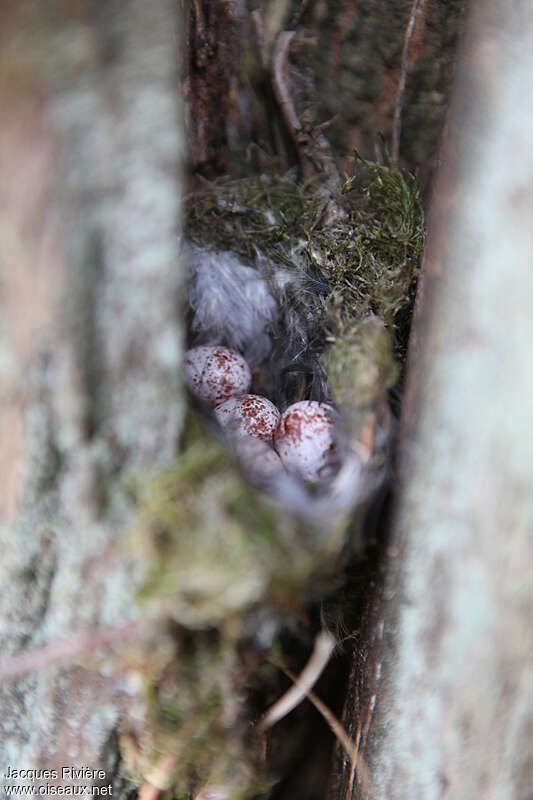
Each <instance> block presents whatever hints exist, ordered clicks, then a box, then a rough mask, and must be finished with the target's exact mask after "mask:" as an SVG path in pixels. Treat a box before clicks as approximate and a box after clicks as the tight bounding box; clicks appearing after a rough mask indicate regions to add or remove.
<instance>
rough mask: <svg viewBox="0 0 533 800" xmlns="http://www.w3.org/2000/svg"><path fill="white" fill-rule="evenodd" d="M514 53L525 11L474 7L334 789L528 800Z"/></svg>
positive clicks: (525, 185) (528, 33)
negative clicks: (395, 482)
mask: <svg viewBox="0 0 533 800" xmlns="http://www.w3.org/2000/svg"><path fill="white" fill-rule="evenodd" d="M532 54H533V13H532V11H531V8H530V7H529V6H528V5H526V4H521V3H510V4H506V8H505V9H503V8H502V7H501V4H500V3H497V2H495V0H494V1H492V0H491V2H487V3H478V4H477V5H476V7H475V8H474V13H473V14H472V18H471V20H470V30H469V36H468V37H467V41H466V43H465V46H464V52H463V58H462V63H461V66H460V70H459V74H458V82H457V85H456V91H455V98H454V105H453V112H452V115H451V119H450V131H449V137H448V138H447V142H446V145H445V148H444V152H443V160H442V162H443V166H442V168H441V172H440V176H439V179H438V182H437V185H436V189H435V193H434V198H433V210H432V214H431V217H430V226H429V230H430V240H429V246H428V248H427V252H426V256H425V263H424V266H423V274H422V281H421V284H420V286H419V294H418V313H417V315H416V317H415V321H414V326H413V333H412V340H411V345H410V358H409V378H408V391H407V397H406V402H405V406H404V412H403V436H402V438H401V458H400V463H399V471H398V474H399V486H398V489H397V496H396V502H395V504H394V509H393V514H392V519H391V521H390V535H389V538H388V541H387V542H385V543H384V552H383V556H382V563H381V570H380V578H381V581H382V586H381V587H380V588H379V589H378V590H377V592H376V593H375V594H374V596H373V597H372V598H371V599H370V600H369V602H368V605H367V609H366V617H365V618H364V619H363V622H362V626H361V627H362V633H361V637H360V640H359V645H358V647H357V649H356V652H355V657H354V668H353V674H352V681H351V691H350V695H349V698H348V702H347V706H346V712H345V718H346V722H347V725H348V727H349V732H350V734H351V735H352V737H353V739H354V741H355V743H356V749H357V753H358V765H357V767H356V768H354V767H352V766H351V765H349V764H347V763H346V762H345V760H343V759H339V770H338V775H339V773H340V778H339V779H338V780H336V781H335V785H334V788H333V790H332V792H331V797H333V798H364V799H365V800H370V798H372V800H396V798H397V799H398V800H404V798H411V797H412V798H414V797H416V798H421V799H422V798H423V799H424V800H436V799H437V798H441V797H446V798H461V800H466V798H469V799H470V798H472V800H474V798H481V797H483V798H487V799H488V798H490V799H491V800H496V798H505V799H506V800H511V798H513V799H514V800H526V798H531V796H532V795H531V792H532V787H533V768H532V762H531V746H532V713H533V694H532V687H533V680H532V677H533V676H532V664H531V652H532V649H533V637H532V627H531V616H532V613H533V592H532V584H531V575H530V571H531V564H532V563H533V542H532V536H531V534H532V530H533V501H532V494H531V476H532V473H533V434H532V432H533V410H532V404H531V398H532V397H533V378H532V373H531V370H530V369H528V368H527V367H525V365H526V364H529V363H531V360H532V358H533V351H532V341H533V335H532V334H533V321H532V317H531V308H530V305H531V304H530V297H531V294H532V292H533V278H532V271H531V260H532V256H533V234H532V229H531V215H532V212H533V192H532V185H533V184H532V176H533V157H532V152H531V147H530V142H529V134H528V133H527V132H529V131H531V129H532V127H533V114H532V108H533V106H532V103H531V99H532V98H531V81H530V76H531V70H532V69H533V59H532Z"/></svg>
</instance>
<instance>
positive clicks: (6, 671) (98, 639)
mask: <svg viewBox="0 0 533 800" xmlns="http://www.w3.org/2000/svg"><path fill="white" fill-rule="evenodd" d="M149 629H150V630H151V629H153V627H152V624H150V623H149V622H148V621H147V620H143V621H142V622H139V621H138V620H134V621H132V622H127V623H126V624H125V625H122V626H121V627H119V628H108V629H107V630H102V629H101V628H95V629H94V630H92V631H88V632H87V633H73V634H72V635H71V636H69V637H68V639H56V640H54V641H52V642H50V643H49V644H45V645H42V646H41V647H35V648H33V649H31V650H26V651H24V652H21V653H17V654H16V655H14V656H11V658H6V659H3V660H2V661H0V683H5V682H6V681H10V680H14V679H15V678H20V677H22V676H23V675H27V674H28V673H30V672H38V671H39V670H41V669H45V668H46V667H50V666H52V665H53V664H57V663H58V662H63V661H68V660H70V659H73V658H75V657H77V656H80V655H86V654H87V653H93V652H94V651H95V650H102V649H103V648H105V647H110V646H112V645H115V644H121V643H123V642H127V641H131V640H132V639H136V638H138V637H140V636H142V635H144V634H146V633H147V632H148V630H149Z"/></svg>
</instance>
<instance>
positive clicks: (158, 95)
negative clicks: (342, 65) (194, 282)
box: [0, 0, 181, 796]
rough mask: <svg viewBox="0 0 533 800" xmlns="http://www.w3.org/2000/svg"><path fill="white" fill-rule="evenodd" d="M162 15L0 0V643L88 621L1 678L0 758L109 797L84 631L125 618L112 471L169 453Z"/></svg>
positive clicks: (175, 191) (110, 699)
mask: <svg viewBox="0 0 533 800" xmlns="http://www.w3.org/2000/svg"><path fill="white" fill-rule="evenodd" d="M177 14H178V12H177V8H176V7H175V4H174V3H172V2H170V0H162V2H158V3H157V4H155V5H153V6H152V4H147V3H144V2H142V0H112V2H108V3H102V4H99V3H97V4H94V3H90V2H84V1H83V0H82V2H78V3H76V4H73V5H72V6H70V5H69V4H67V5H65V4H64V3H61V2H59V1H57V2H56V0H48V1H47V2H43V3H34V2H23V3H19V2H7V3H3V4H2V7H1V9H0V53H1V55H0V107H1V118H2V123H1V126H0V173H1V175H2V180H1V185H0V203H1V217H0V247H1V286H0V289H1V319H0V426H1V428H0V477H1V480H2V486H1V488H0V547H1V560H0V581H1V598H0V638H1V647H0V650H1V653H2V657H3V658H4V659H5V658H6V657H8V656H9V655H10V654H12V653H14V652H18V651H19V650H21V649H23V650H31V648H34V647H37V646H38V645H44V644H47V643H54V642H64V640H65V639H68V638H69V636H71V634H72V631H75V632H82V633H84V634H87V636H88V639H87V643H86V645H85V647H84V650H85V654H84V655H81V656H79V657H78V659H77V662H76V665H75V666H70V665H69V664H68V662H67V664H65V663H62V664H60V665H59V666H54V667H50V668H43V667H42V665H41V664H40V663H39V660H37V661H36V662H35V663H34V665H33V669H32V670H31V672H30V674H29V675H25V676H24V677H22V678H20V679H19V680H14V681H13V680H12V681H11V682H7V683H4V684H3V685H2V687H1V688H0V729H1V731H2V735H1V737H0V764H1V767H2V770H3V771H4V772H5V771H6V770H7V769H8V767H10V768H11V769H25V768H39V767H47V768H49V769H56V770H57V771H58V773H59V779H58V782H59V783H61V782H62V780H61V770H62V768H63V767H64V766H81V765H89V766H90V767H99V768H104V769H105V771H106V775H105V779H103V780H102V781H101V783H104V784H106V785H107V784H110V783H111V784H114V786H115V796H117V791H118V786H119V783H120V781H119V780H118V778H117V776H116V762H117V751H116V729H117V724H118V721H119V717H120V712H121V708H122V707H123V706H124V703H125V701H126V699H127V697H128V685H127V682H126V681H125V680H124V679H123V678H120V677H118V678H117V677H116V676H115V677H113V676H111V675H110V674H109V673H110V671H109V669H108V667H107V666H106V661H105V658H103V657H100V658H99V661H97V662H95V661H94V660H93V659H92V656H93V649H94V648H93V647H92V646H91V635H92V633H94V632H96V631H99V632H100V633H97V634H96V637H95V644H96V642H97V639H98V636H99V635H100V634H101V632H102V631H103V630H104V631H105V630H107V629H108V628H117V627H118V628H121V629H122V630H123V633H124V631H126V632H127V630H128V628H127V627H126V628H124V626H125V625H127V623H131V622H132V621H133V627H135V619H136V612H135V607H134V603H133V595H134V588H135V581H134V576H133V575H132V573H131V569H129V568H128V563H127V559H126V558H125V556H124V554H123V553H121V552H120V543H121V538H122V536H123V534H124V532H125V531H126V530H127V528H128V526H129V525H130V523H131V518H132V510H131V507H130V503H129V500H128V496H127V493H126V491H125V488H124V480H125V479H126V478H128V477H131V476H132V475H133V476H145V475H147V474H149V473H150V472H151V471H153V470H154V469H155V468H156V467H157V466H158V465H162V464H164V463H166V462H168V461H169V460H170V459H171V458H172V457H173V455H174V453H175V448H176V440H177V436H178V433H179V426H180V420H181V407H180V399H179V391H178V390H179V386H178V377H179V374H180V370H179V365H180V349H181V339H180V326H179V318H178V303H177V291H178V281H179V274H178V271H177V265H176V243H175V236H176V230H177V227H176V226H177V221H178V211H179V205H178V203H179V201H178V198H179V185H178V162H179V156H180V148H181V139H180V128H179V125H178V120H179V114H178V101H177V92H176V83H177V52H176V45H177V30H176V24H177ZM91 632H92V633H91ZM84 662H86V663H84ZM11 782H13V781H11ZM52 782H53V781H52ZM64 782H65V783H68V784H72V783H73V781H72V780H68V779H66V780H65V781H64ZM90 782H91V781H89V783H90ZM6 783H9V781H7V780H6ZM22 783H25V784H28V783H29V781H22ZM85 783H87V781H85Z"/></svg>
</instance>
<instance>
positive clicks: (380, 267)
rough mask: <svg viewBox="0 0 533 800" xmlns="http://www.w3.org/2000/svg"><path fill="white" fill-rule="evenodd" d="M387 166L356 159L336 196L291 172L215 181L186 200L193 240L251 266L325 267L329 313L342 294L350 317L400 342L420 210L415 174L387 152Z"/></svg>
mask: <svg viewBox="0 0 533 800" xmlns="http://www.w3.org/2000/svg"><path fill="white" fill-rule="evenodd" d="M383 162H384V163H376V162H370V161H366V160H364V159H362V158H361V157H360V156H359V155H357V154H356V156H355V166H356V172H355V174H354V176H353V177H352V178H350V179H349V180H348V181H346V183H345V184H344V186H343V188H342V192H341V193H340V194H339V195H338V196H337V197H334V198H331V197H329V196H327V195H326V194H325V192H324V185H323V184H322V182H321V181H322V178H321V176H317V178H316V179H315V180H314V181H312V182H308V183H307V184H299V183H297V182H295V181H294V180H293V179H292V177H291V176H290V175H286V176H276V175H270V176H265V175H263V176H260V177H254V178H248V179H245V180H238V181H230V180H221V181H217V182H214V183H213V184H212V185H211V186H210V188H209V189H208V190H206V191H204V192H201V193H198V194H195V195H193V196H192V197H191V198H190V199H189V206H188V213H187V221H186V226H185V232H186V235H187V236H188V237H190V238H191V239H192V240H193V241H196V242H197V243H199V244H202V245H206V244H209V243H211V244H213V245H215V246H216V247H219V248H221V249H230V250H234V251H235V252H236V253H238V254H239V255H240V256H241V257H242V258H244V259H245V260H247V261H248V262H250V263H253V262H254V261H255V259H256V258H257V252H258V251H261V252H264V253H266V254H267V255H268V256H269V258H270V259H272V260H273V261H274V262H275V263H278V264H280V265H283V266H288V267H293V268H295V267H296V266H297V265H301V266H303V267H305V268H307V270H308V271H309V272H312V271H313V270H315V271H317V270H318V271H319V273H321V275H322V276H323V277H324V278H325V279H326V280H327V281H328V283H329V289H330V297H329V298H328V299H327V300H326V302H325V304H324V306H325V308H327V307H328V306H329V305H330V304H331V299H332V297H333V295H335V296H336V297H340V298H341V300H342V312H343V315H344V316H345V317H349V318H350V319H352V320H354V319H355V320H358V319H361V318H362V317H364V316H365V315H367V314H369V313H373V314H375V315H377V316H379V317H381V319H382V320H383V321H384V322H385V324H386V325H387V327H388V328H389V329H391V333H392V335H393V337H395V336H396V329H397V328H398V326H399V325H401V326H404V327H405V325H406V324H407V322H408V320H407V319H406V315H405V312H406V310H408V309H409V308H410V306H411V305H412V301H413V296H414V288H415V284H416V276H417V271H418V263H419V259H420V255H421V252H422V248H423V245H424V226H423V211H422V204H421V199H420V187H419V182H418V179H417V177H416V176H413V175H410V174H405V173H404V172H402V171H401V170H400V169H398V168H396V167H395V166H394V165H393V164H392V163H391V161H390V158H389V156H388V153H387V151H386V149H384V154H383ZM331 201H333V203H334V206H335V209H336V214H335V215H333V216H334V220H333V221H329V220H328V217H329V216H331V215H329V214H328V213H327V211H328V208H329V207H330V203H331ZM400 338H401V337H400Z"/></svg>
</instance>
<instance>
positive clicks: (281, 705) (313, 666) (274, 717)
mask: <svg viewBox="0 0 533 800" xmlns="http://www.w3.org/2000/svg"><path fill="white" fill-rule="evenodd" d="M334 649H335V639H334V638H333V636H332V635H331V633H329V632H328V631H321V632H320V633H319V634H318V636H317V637H316V640H315V646H314V647H313V652H312V653H311V658H310V659H309V661H308V662H307V664H306V665H305V667H304V668H303V670H302V672H301V673H300V675H299V676H298V677H294V678H292V676H291V680H293V681H294V686H291V688H290V689H289V690H288V691H287V692H285V694H284V695H283V696H282V697H280V699H279V700H277V701H276V702H275V703H274V705H273V706H271V707H270V708H269V710H268V711H267V713H266V714H265V716H264V717H263V719H262V720H261V722H260V723H259V725H258V729H259V730H260V731H264V730H266V729H267V728H271V727H272V725H275V724H276V722H279V720H280V719H283V717H285V716H287V714H290V712H291V711H292V710H293V709H294V708H296V706H297V705H299V704H300V703H301V702H302V700H304V699H305V698H306V697H308V695H309V692H310V691H311V689H312V688H313V686H314V685H315V683H316V682H317V680H318V679H319V677H320V675H321V674H322V671H323V670H324V667H325V666H326V664H327V663H328V661H329V659H330V658H331V654H332V653H333V650H334Z"/></svg>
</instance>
